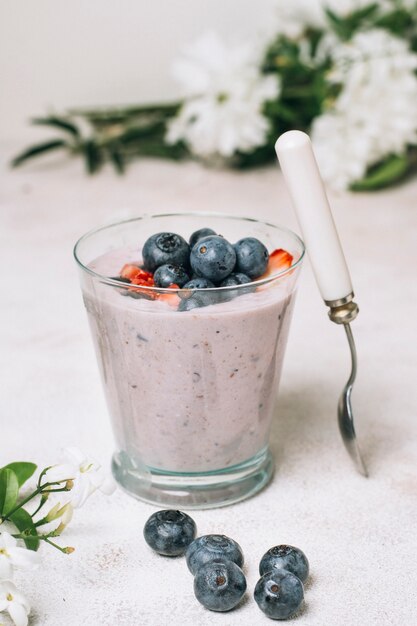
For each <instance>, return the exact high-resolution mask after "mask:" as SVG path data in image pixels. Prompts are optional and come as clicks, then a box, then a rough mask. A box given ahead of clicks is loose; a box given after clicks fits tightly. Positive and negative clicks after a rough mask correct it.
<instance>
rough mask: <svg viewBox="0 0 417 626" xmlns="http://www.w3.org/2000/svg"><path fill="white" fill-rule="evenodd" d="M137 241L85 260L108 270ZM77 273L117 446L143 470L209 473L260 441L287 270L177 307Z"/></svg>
mask: <svg viewBox="0 0 417 626" xmlns="http://www.w3.org/2000/svg"><path fill="white" fill-rule="evenodd" d="M127 262H131V263H137V264H140V263H141V256H140V251H138V248H137V247H136V249H131V248H129V247H123V248H119V249H116V250H111V251H109V252H106V253H105V254H102V255H101V256H99V257H98V258H96V259H95V260H93V261H92V262H90V263H89V268H90V269H92V270H93V271H94V272H96V273H97V274H100V275H102V276H109V277H110V276H115V275H117V274H118V272H119V270H120V268H121V267H122V266H123V264H124V263H127ZM125 289H126V288H123V285H121V287H120V288H116V287H114V286H109V285H108V284H106V283H104V282H100V281H86V282H85V283H84V285H83V296H84V302H85V306H86V309H87V312H88V318H89V322H90V325H91V330H92V336H93V339H94V343H95V349H96V352H97V357H98V361H99V364H100V369H101V374H102V379H103V384H104V389H105V393H106V397H107V402H108V406H109V410H110V414H111V418H112V424H113V429H114V433H115V438H116V442H117V447H118V449H119V451H122V452H125V453H127V455H128V456H129V457H130V458H131V459H133V460H135V459H137V460H138V461H140V463H141V464H144V465H146V466H147V468H149V469H150V470H151V471H153V470H157V471H162V472H177V473H202V472H215V471H217V470H222V469H225V468H231V467H233V466H236V465H238V464H241V463H243V462H246V461H248V460H250V459H251V458H253V457H255V456H256V455H257V454H259V453H262V451H264V450H265V449H266V447H267V443H268V437H269V430H270V426H271V419H272V413H273V406H274V400H275V393H276V390H277V385H278V380H279V376H280V372H281V366H282V360H283V356H284V351H285V344H286V341H287V336H288V330H289V325H290V319H291V314H292V309H293V301H294V278H293V277H292V276H291V274H289V275H288V276H287V277H285V276H284V277H283V278H282V279H280V280H278V281H275V282H271V283H268V284H266V285H263V286H262V287H258V289H257V290H256V291H253V292H250V293H245V294H244V295H241V296H239V297H236V298H234V299H232V300H229V301H225V302H220V303H216V304H211V305H209V306H205V307H202V308H196V309H193V310H190V311H183V312H178V311H177V310H176V309H173V308H172V307H171V306H170V305H169V304H168V303H167V302H165V301H159V300H156V301H152V300H147V299H144V298H138V299H135V298H132V297H125V296H126V290H125Z"/></svg>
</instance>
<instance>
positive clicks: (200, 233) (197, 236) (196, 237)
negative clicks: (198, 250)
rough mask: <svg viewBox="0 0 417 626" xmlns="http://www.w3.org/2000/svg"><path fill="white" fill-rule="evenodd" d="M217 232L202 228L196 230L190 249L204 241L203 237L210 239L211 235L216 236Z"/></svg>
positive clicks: (191, 238) (191, 239)
mask: <svg viewBox="0 0 417 626" xmlns="http://www.w3.org/2000/svg"><path fill="white" fill-rule="evenodd" d="M215 234H216V233H215V231H214V230H212V229H211V228H200V230H196V231H195V232H193V234H192V235H191V237H190V248H192V247H193V246H195V244H196V243H197V242H198V241H200V239H203V237H208V236H209V235H215Z"/></svg>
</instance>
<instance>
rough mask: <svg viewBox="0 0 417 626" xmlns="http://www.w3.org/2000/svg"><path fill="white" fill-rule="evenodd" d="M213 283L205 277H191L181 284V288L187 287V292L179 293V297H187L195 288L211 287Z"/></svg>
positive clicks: (213, 285)
mask: <svg viewBox="0 0 417 626" xmlns="http://www.w3.org/2000/svg"><path fill="white" fill-rule="evenodd" d="M214 287H215V284H214V283H212V282H211V280H208V279H207V278H199V277H197V278H193V279H192V280H189V281H188V283H185V285H183V289H189V291H188V292H183V293H180V294H179V295H180V298H189V297H190V296H192V295H193V293H194V290H195V289H213V288H214Z"/></svg>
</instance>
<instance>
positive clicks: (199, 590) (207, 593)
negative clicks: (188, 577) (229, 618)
mask: <svg viewBox="0 0 417 626" xmlns="http://www.w3.org/2000/svg"><path fill="white" fill-rule="evenodd" d="M245 591H246V578H245V575H244V573H243V572H242V570H241V569H240V567H239V566H238V565H236V563H233V561H226V560H222V559H216V560H214V561H211V562H210V563H206V564H205V565H202V566H201V567H200V568H199V570H198V571H197V573H196V575H195V578H194V593H195V597H196V598H197V600H198V601H199V602H201V604H202V605H203V606H204V607H205V608H206V609H210V611H230V610H231V609H234V608H235V606H236V605H237V604H239V602H240V600H241V599H242V597H243V595H244V593H245Z"/></svg>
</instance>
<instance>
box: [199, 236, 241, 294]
mask: <svg viewBox="0 0 417 626" xmlns="http://www.w3.org/2000/svg"><path fill="white" fill-rule="evenodd" d="M190 263H191V267H192V269H193V271H194V273H195V274H196V275H197V276H202V277H204V278H208V279H209V280H211V281H213V282H214V283H216V282H220V281H222V280H223V279H224V278H226V276H228V275H229V274H231V273H232V272H233V269H234V267H235V264H236V252H235V250H234V248H233V246H232V244H231V243H229V242H228V241H227V240H226V239H224V238H223V237H219V236H218V235H210V236H209V237H204V238H203V239H200V241H199V242H198V243H196V244H195V246H194V247H193V248H192V250H191V255H190Z"/></svg>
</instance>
